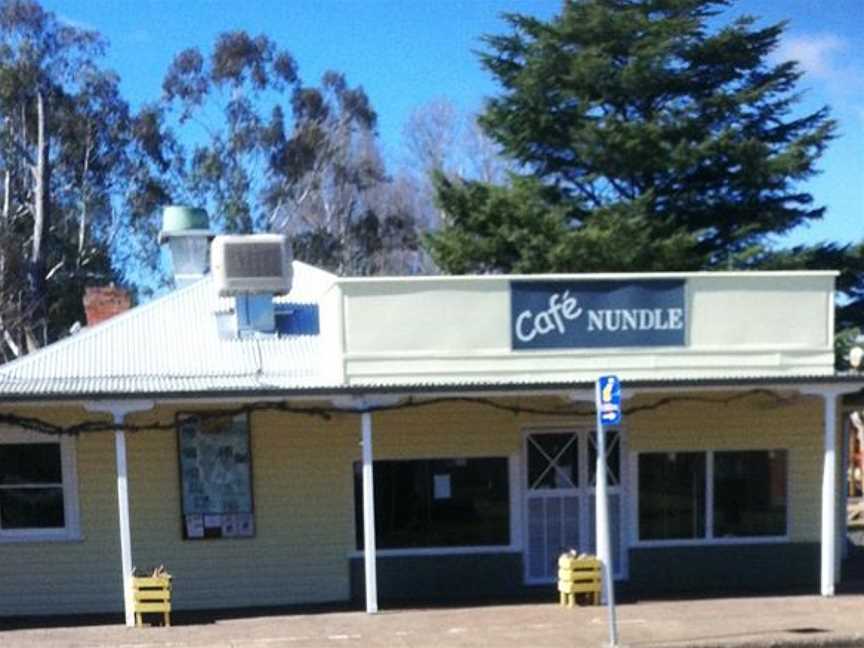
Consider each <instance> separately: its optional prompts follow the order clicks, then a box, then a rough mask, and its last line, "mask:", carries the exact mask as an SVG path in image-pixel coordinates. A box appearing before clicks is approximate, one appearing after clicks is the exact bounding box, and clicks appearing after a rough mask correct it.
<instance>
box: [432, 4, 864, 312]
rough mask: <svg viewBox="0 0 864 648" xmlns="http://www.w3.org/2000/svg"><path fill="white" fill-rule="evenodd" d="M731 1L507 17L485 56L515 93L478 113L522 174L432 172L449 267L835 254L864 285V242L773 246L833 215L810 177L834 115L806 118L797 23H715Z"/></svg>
mask: <svg viewBox="0 0 864 648" xmlns="http://www.w3.org/2000/svg"><path fill="white" fill-rule="evenodd" d="M728 4H729V3H728V2H726V1H724V0H567V1H565V3H564V5H563V8H562V11H561V13H560V14H559V15H558V16H556V17H554V18H553V19H551V20H549V21H542V20H539V19H536V18H533V17H529V16H524V15H518V14H509V15H507V16H506V20H507V22H508V24H509V26H510V30H509V33H507V34H504V35H492V36H487V37H485V39H484V41H485V44H486V49H485V51H483V52H482V53H481V54H480V57H481V61H482V64H483V65H484V66H485V68H486V69H487V70H489V71H490V72H491V73H492V75H493V76H494V78H495V80H496V81H497V82H498V84H499V85H500V87H501V88H502V90H501V92H500V94H499V95H498V96H496V97H494V98H492V99H490V100H489V101H488V102H487V105H486V108H485V111H484V113H483V114H482V115H481V117H480V123H481V124H482V126H483V128H484V129H485V132H486V134H487V135H488V136H489V137H491V138H492V139H493V140H494V141H495V142H496V143H497V144H498V145H500V147H501V149H502V151H503V153H504V154H505V155H506V156H508V157H510V158H512V159H513V160H514V161H515V162H516V163H517V164H518V168H519V169H520V174H521V176H522V177H517V176H513V177H512V180H511V183H510V184H509V185H508V186H504V187H493V186H490V185H486V184H483V183H480V182H470V181H464V180H461V179H459V178H455V177H449V178H448V177H443V176H439V177H438V178H437V179H436V189H437V191H436V198H437V202H438V204H439V205H440V207H441V208H442V210H443V211H444V213H445V219H444V224H443V226H442V228H441V229H440V230H438V231H437V232H434V233H432V234H430V235H428V236H427V237H426V240H425V243H426V245H427V247H428V249H429V251H430V254H431V255H432V257H433V259H434V260H435V262H436V263H437V264H438V265H439V267H441V268H442V269H443V270H444V271H445V272H459V273H462V272H510V271H514V270H530V271H533V272H539V271H545V272H594V271H647V270H696V269H709V270H710V269H733V268H734V269H749V268H764V267H772V268H779V267H782V268H791V267H796V268H802V267H814V266H815V265H816V264H823V263H832V264H834V265H833V266H829V267H841V268H842V269H844V270H846V273H845V274H844V276H843V277H841V281H840V284H839V285H840V286H841V287H842V288H843V289H846V290H848V291H849V294H850V295H851V296H852V297H853V298H854V297H856V296H860V295H861V294H862V288H864V282H862V280H861V277H862V275H861V274H860V273H858V272H857V270H858V269H860V267H861V249H860V247H856V248H853V247H850V246H847V247H843V246H837V245H833V244H823V245H817V246H813V247H810V248H807V247H802V248H796V249H792V250H781V251H777V250H774V249H772V247H771V242H772V239H773V238H775V237H777V236H778V235H782V234H784V233H787V232H789V231H790V230H792V229H794V228H795V227H797V226H799V225H801V224H803V223H807V222H809V221H812V220H814V219H819V218H821V217H822V215H823V213H824V207H821V206H818V205H815V204H814V200H813V196H811V195H810V194H809V193H807V192H806V191H803V190H802V189H801V187H800V185H801V184H802V183H803V182H804V181H806V180H807V179H809V178H811V177H812V176H813V175H814V174H816V172H817V169H816V163H817V161H818V159H819V157H820V155H821V154H822V153H823V151H824V150H825V148H826V146H827V145H828V144H829V142H830V141H831V139H832V138H833V137H834V135H835V129H836V124H835V122H834V121H833V119H832V118H831V116H830V114H829V110H828V108H827V107H823V108H821V109H819V110H817V111H815V112H811V113H807V114H801V111H800V110H797V108H798V107H797V102H798V99H799V96H800V95H799V93H798V91H797V84H798V82H799V80H800V78H801V74H802V71H801V69H800V67H799V66H798V64H797V63H796V62H794V61H787V62H781V63H774V62H772V60H771V58H770V56H769V55H770V54H771V53H772V52H773V51H774V50H775V49H776V48H777V46H778V44H779V40H780V38H781V36H782V34H783V30H784V24H783V23H780V24H773V25H768V26H759V25H758V24H757V21H756V19H755V18H753V17H742V18H738V19H736V20H734V21H732V22H727V23H726V24H725V25H724V24H719V23H720V16H719V15H720V13H721V12H722V10H723V9H724V8H725V7H726V6H727V5H728ZM718 25H719V26H718ZM529 178H530V181H529V180H528V179H529ZM502 205H504V206H506V207H505V208H502V207H501V206H502ZM543 238H545V239H546V241H547V245H546V247H545V248H543V247H542V246H540V248H538V243H539V240H540V239H543ZM541 248H542V249H541ZM849 307H852V308H851V310H850V308H849ZM844 308H845V311H844V312H845V313H846V315H848V317H843V316H841V317H838V323H840V322H843V323H844V324H847V325H850V324H854V321H851V320H854V317H853V316H854V315H855V313H856V311H855V308H857V307H856V306H855V304H845V306H844ZM860 310H861V309H860V308H859V309H858V311H860Z"/></svg>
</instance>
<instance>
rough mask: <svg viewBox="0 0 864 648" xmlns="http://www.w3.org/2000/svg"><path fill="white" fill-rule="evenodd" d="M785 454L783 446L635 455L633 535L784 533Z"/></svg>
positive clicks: (660, 537) (667, 537) (690, 536)
mask: <svg viewBox="0 0 864 648" xmlns="http://www.w3.org/2000/svg"><path fill="white" fill-rule="evenodd" d="M787 455H788V453H787V451H786V450H734V451H729V450H723V451H708V452H651V453H643V454H640V455H639V539H640V540H643V541H645V540H648V541H651V540H654V541H657V540H660V541H662V540H700V539H707V540H714V539H724V538H759V537H781V536H784V535H785V534H786V524H787V506H788V504H787V493H786V480H787V471H788V460H787ZM708 468H710V469H711V470H710V471H709V470H708ZM712 475H713V477H712ZM709 480H711V483H710V484H709ZM709 486H710V492H713V497H712V499H711V501H710V502H709V501H706V493H708V492H709Z"/></svg>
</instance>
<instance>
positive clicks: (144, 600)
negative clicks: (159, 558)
mask: <svg viewBox="0 0 864 648" xmlns="http://www.w3.org/2000/svg"><path fill="white" fill-rule="evenodd" d="M132 594H133V598H134V606H135V608H134V609H135V625H136V626H141V625H143V621H142V619H141V615H142V614H153V613H156V614H162V615H163V619H164V621H165V625H166V626H170V625H171V577H170V576H133V577H132Z"/></svg>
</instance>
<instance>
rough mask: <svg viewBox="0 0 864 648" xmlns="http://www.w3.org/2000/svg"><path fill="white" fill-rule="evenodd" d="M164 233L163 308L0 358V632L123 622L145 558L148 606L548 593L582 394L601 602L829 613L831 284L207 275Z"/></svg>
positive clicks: (582, 436) (571, 520) (766, 277)
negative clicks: (155, 587) (697, 600)
mask: <svg viewBox="0 0 864 648" xmlns="http://www.w3.org/2000/svg"><path fill="white" fill-rule="evenodd" d="M184 232H185V233H184ZM184 237H185V239H184ZM195 237H199V238H197V239H196V238H195ZM202 237H203V241H204V244H201V240H202ZM164 238H165V240H167V241H168V243H169V244H170V245H173V244H174V243H175V242H176V241H178V240H179V241H180V242H181V243H182V245H181V244H178V246H177V248H176V250H180V249H181V248H183V249H186V250H187V251H189V250H191V254H192V255H193V257H194V258H192V259H191V260H190V259H189V258H187V259H184V263H183V271H184V272H183V278H182V283H183V284H184V285H183V287H181V288H178V289H176V290H174V291H173V292H170V293H169V294H167V295H165V296H163V297H161V298H159V299H156V300H154V301H152V302H150V303H148V304H147V305H144V306H140V307H137V308H134V309H131V310H129V311H128V312H125V313H122V314H120V315H117V316H115V317H113V318H111V319H109V320H108V321H106V322H104V323H101V324H98V325H95V326H88V327H86V328H85V329H84V330H82V331H81V332H79V333H77V334H75V335H73V336H71V337H69V338H67V339H64V340H62V341H60V342H58V343H56V344H54V345H51V346H49V347H47V348H45V349H43V350H41V351H38V352H36V353H34V354H32V355H29V356H27V357H25V358H23V359H21V360H18V361H16V362H13V363H10V364H8V365H5V366H3V367H0V398H2V403H0V408H2V409H0V415H2V422H3V425H2V429H0V557H2V560H0V616H15V615H32V614H61V613H62V614H68V613H84V612H110V611H116V612H120V611H124V612H125V618H126V622H127V623H132V622H134V618H132V617H131V616H130V615H131V614H132V600H131V586H130V581H131V574H132V569H133V568H138V569H139V570H147V569H152V568H154V567H156V566H159V565H165V566H166V568H167V570H168V571H169V572H170V573H171V575H172V577H173V580H172V583H173V587H172V589H173V591H172V597H171V605H172V609H173V610H186V609H207V608H211V609H212V608H228V607H231V608H234V607H244V606H250V607H252V606H288V605H299V604H308V603H321V602H344V601H355V602H357V604H363V605H365V607H366V609H367V610H369V611H370V612H371V611H375V610H377V609H378V606H379V602H380V604H382V605H386V604H387V602H388V601H400V600H405V599H411V598H414V599H423V600H434V599H439V598H443V597H448V598H454V597H455V598H459V597H462V598H464V599H465V600H477V599H479V598H482V597H487V598H488V597H489V596H504V595H508V596H522V595H525V594H526V593H530V592H531V591H532V590H533V588H546V589H547V590H548V591H549V592H550V593H554V592H555V589H554V588H555V582H556V579H557V574H558V572H557V569H558V566H557V560H558V557H559V555H560V554H561V553H562V552H564V551H567V550H570V549H573V550H575V551H576V552H578V553H592V552H593V551H594V549H595V542H594V533H595V531H594V513H595V512H594V483H595V474H594V472H595V470H594V465H595V458H596V449H595V435H594V432H593V429H594V416H595V412H594V403H593V401H594V381H595V379H596V378H597V376H599V375H601V374H610V373H611V374H615V375H617V376H619V377H620V379H621V383H622V410H623V420H622V422H621V424H620V425H619V426H617V427H615V428H613V429H611V430H610V432H609V433H608V435H607V457H606V460H607V480H608V485H609V486H608V492H609V511H610V520H611V536H612V539H611V542H612V547H611V553H612V563H613V569H614V573H615V577H616V580H618V582H619V583H618V586H619V589H625V590H629V591H632V592H657V591H675V592H688V591H689V592H699V593H701V592H704V591H710V590H712V589H715V590H720V589H722V590H727V591H728V590H730V589H738V590H766V589H767V590H776V589H782V588H788V587H799V586H806V587H810V588H813V590H814V591H820V592H821V593H822V594H824V595H831V594H833V591H834V587H835V584H836V583H837V581H838V577H839V573H840V566H841V557H842V551H841V550H840V548H841V544H840V543H841V537H842V535H843V534H842V530H843V524H844V521H845V517H844V516H843V515H841V514H840V507H841V506H842V497H843V489H842V488H841V474H840V473H841V470H840V469H839V466H840V461H841V455H842V452H841V450H842V448H843V446H844V444H842V443H841V442H840V439H841V434H842V433H843V418H844V417H843V404H842V397H843V396H844V395H845V394H851V393H856V392H858V391H859V390H860V389H861V388H862V380H861V379H860V378H859V377H858V376H846V375H838V374H836V373H835V371H834V368H833V363H834V350H833V294H834V288H833V287H834V279H835V273H833V272H771V273H740V272H739V273H710V274H709V273H664V274H638V275H619V274H609V275H548V276H478V277H393V278H368V279H360V278H351V279H345V278H339V277H336V276H333V275H331V274H328V273H326V272H323V271H321V270H318V269H316V268H313V267H310V266H308V265H305V264H303V263H300V262H296V261H293V262H292V261H291V260H290V258H288V259H286V257H285V254H286V253H287V252H286V250H287V249H288V248H287V247H286V246H284V244H283V242H281V241H278V240H272V239H262V238H254V237H252V238H251V239H249V240H248V241H244V240H239V241H237V240H234V241H230V242H229V243H230V244H225V245H221V246H220V248H219V249H220V251H219V253H218V254H219V255H220V256H219V258H218V259H214V260H213V262H214V263H216V262H218V267H219V268H220V271H219V275H218V276H214V275H212V274H208V273H206V265H207V256H206V250H207V245H206V241H207V240H209V235H208V234H207V232H206V230H202V228H200V227H198V228H187V230H183V229H182V228H180V229H179V230H178V231H169V232H166V236H165V237H164ZM189 239H194V240H193V241H192V242H191V243H190V241H189ZM247 244H248V246H251V247H247ZM256 246H257V247H256ZM202 250H204V253H203V256H202V252H201V251H202ZM250 253H254V254H251V256H250ZM196 255H197V256H196ZM244 255H245V256H244ZM248 258H255V259H257V260H258V261H260V260H261V259H271V260H272V263H270V262H267V263H265V262H260V263H258V265H257V266H256V268H257V270H256V272H257V273H258V274H259V275H261V276H257V277H256V282H254V283H244V280H243V273H244V272H247V271H249V268H248V267H247V266H244V265H243V264H244V263H246V262H245V261H244V259H248ZM196 259H197V261H196ZM175 261H176V259H175ZM196 263H197V265H196ZM268 263H269V265H268ZM286 268H287V270H286ZM247 274H248V272H247ZM263 275H266V276H263ZM280 282H281V283H280ZM246 286H249V287H248V289H247V288H246ZM262 286H263V287H264V288H263V289H262ZM226 582H230V583H231V587H230V588H225V587H224V586H223V585H224V583H226ZM553 596H554V594H553Z"/></svg>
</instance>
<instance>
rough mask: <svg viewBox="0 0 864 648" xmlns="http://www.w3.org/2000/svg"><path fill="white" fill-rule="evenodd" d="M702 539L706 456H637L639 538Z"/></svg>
mask: <svg viewBox="0 0 864 648" xmlns="http://www.w3.org/2000/svg"><path fill="white" fill-rule="evenodd" d="M704 537H705V453H702V452H657V453H647V454H641V455H639V538H640V539H641V540H684V539H690V538H704Z"/></svg>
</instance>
